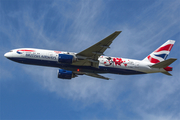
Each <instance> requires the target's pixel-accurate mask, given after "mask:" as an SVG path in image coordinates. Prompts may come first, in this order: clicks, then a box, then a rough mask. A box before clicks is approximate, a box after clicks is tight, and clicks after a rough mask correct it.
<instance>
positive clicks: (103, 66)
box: [4, 31, 177, 80]
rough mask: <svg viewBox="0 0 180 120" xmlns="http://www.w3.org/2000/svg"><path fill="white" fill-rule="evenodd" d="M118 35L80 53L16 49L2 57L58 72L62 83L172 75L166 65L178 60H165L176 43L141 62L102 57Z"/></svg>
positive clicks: (169, 43)
mask: <svg viewBox="0 0 180 120" xmlns="http://www.w3.org/2000/svg"><path fill="white" fill-rule="evenodd" d="M120 33H121V31H116V32H114V33H112V34H111V35H109V36H108V37H106V38H104V39H103V40H101V41H99V42H98V43H96V44H94V45H93V46H91V47H89V48H87V49H85V50H83V51H81V52H79V53H74V52H64V51H54V50H44V49H34V48H19V49H13V50H11V51H10V52H7V53H5V54H4V56H5V57H6V58H8V59H10V60H12V61H15V62H18V63H23V64H30V65H40V66H49V67H57V68H60V69H59V70H58V78H61V79H71V78H74V77H77V76H78V75H88V76H92V77H96V78H101V79H105V80H109V79H110V78H107V77H104V76H102V75H99V74H102V73H114V74H121V75H135V74H147V73H158V72H160V73H164V74H166V75H171V74H170V73H169V72H168V71H172V67H169V65H170V64H171V63H173V62H174V61H175V60H177V59H175V58H170V59H167V60H166V58H167V56H168V54H169V53H170V51H171V48H172V47H173V45H174V43H175V41H174V40H168V41H167V42H165V43H164V44H163V45H161V46H160V47H159V48H158V49H156V50H155V51H154V52H152V53H151V54H150V55H148V56H147V57H145V58H144V59H143V60H133V59H126V58H119V57H109V56H104V54H103V53H104V51H105V50H106V49H107V48H110V47H109V46H110V45H111V43H112V42H113V40H114V39H115V38H116V37H117V36H118V35H119V34H120Z"/></svg>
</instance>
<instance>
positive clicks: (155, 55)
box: [142, 40, 175, 63]
mask: <svg viewBox="0 0 180 120" xmlns="http://www.w3.org/2000/svg"><path fill="white" fill-rule="evenodd" d="M174 43H175V41H174V40H168V41H167V42H165V43H164V44H163V45H161V46H160V47H159V48H158V49H156V50H155V51H154V52H152V53H151V54H150V55H148V56H147V57H146V58H144V59H143V60H142V61H146V62H151V63H159V62H162V61H164V60H166V58H167V56H168V55H169V53H170V51H171V49H172V47H173V45H174Z"/></svg>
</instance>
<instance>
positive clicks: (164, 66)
mask: <svg viewBox="0 0 180 120" xmlns="http://www.w3.org/2000/svg"><path fill="white" fill-rule="evenodd" d="M176 60H177V59H176V58H170V59H168V60H165V61H162V62H159V63H156V64H154V65H152V66H150V67H153V68H166V67H167V66H169V65H170V64H172V63H173V62H174V61H176Z"/></svg>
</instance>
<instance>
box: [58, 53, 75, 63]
mask: <svg viewBox="0 0 180 120" xmlns="http://www.w3.org/2000/svg"><path fill="white" fill-rule="evenodd" d="M73 59H74V56H73V55H67V54H59V56H58V62H60V63H68V64H71V63H72V62H73Z"/></svg>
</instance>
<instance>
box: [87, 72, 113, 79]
mask: <svg viewBox="0 0 180 120" xmlns="http://www.w3.org/2000/svg"><path fill="white" fill-rule="evenodd" d="M84 74H85V75H88V76H91V77H96V78H101V79H104V80H109V79H110V78H107V77H104V76H101V75H99V74H96V73H84Z"/></svg>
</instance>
